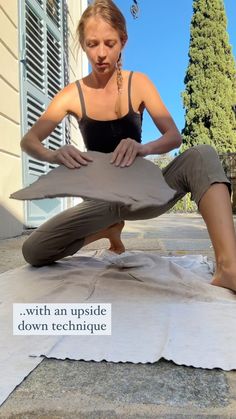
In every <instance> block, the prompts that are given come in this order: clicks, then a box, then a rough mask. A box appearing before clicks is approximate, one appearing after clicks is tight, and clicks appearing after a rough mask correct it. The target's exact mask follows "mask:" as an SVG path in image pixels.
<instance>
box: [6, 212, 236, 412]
mask: <svg viewBox="0 0 236 419" xmlns="http://www.w3.org/2000/svg"><path fill="white" fill-rule="evenodd" d="M122 237H123V241H124V243H125V246H126V248H127V250H143V251H148V252H157V253H158V254H161V255H166V254H178V255H180V254H204V255H207V256H208V257H210V258H213V250H212V247H211V243H210V240H209V236H208V233H207V230H206V227H205V225H204V222H203V221H202V218H201V217H200V216H199V215H197V214H189V215H185V214H165V215H162V216H161V217H159V218H156V219H152V220H145V221H133V222H127V223H126V226H125V229H124V232H123V235H122ZM25 238H26V236H21V237H18V238H14V239H9V240H3V241H2V242H1V241H0V271H1V272H4V271H6V270H9V269H12V268H14V267H17V266H20V265H22V264H24V260H23V258H22V256H21V250H20V249H21V245H22V243H23V241H24V240H25ZM107 244H108V242H107V241H106V240H100V241H99V242H97V243H95V244H94V243H92V244H91V245H89V246H87V247H86V249H99V248H104V247H107ZM0 418H4V419H5V418H12V419H13V418H14V419H16V418H17V419H18V418H22V419H29V418H30V419H31V418H40V419H62V418H63V419H72V418H73V419H85V418H86V419H87V418H88V419H100V418H101V419H110V418H112V419H113V418H117V419H126V418H127V419H130V418H132V419H141V418H142V419H149V418H150V419H154V418H165V419H175V418H189V419H190V418H191V419H192V418H194V419H197V418H212V419H213V418H232V419H234V418H235V419H236V372H235V371H229V372H225V371H222V370H221V369H214V370H207V369H202V368H193V367H186V366H179V365H176V364H175V363H174V362H171V361H166V360H164V359H162V360H160V361H158V362H156V363H154V364H132V363H112V362H105V361H104V362H93V361H92V362H85V361H71V360H64V361H60V360H55V359H44V360H43V361H42V362H41V364H40V365H39V366H38V367H37V368H36V369H35V370H34V371H32V373H31V374H30V375H29V376H28V377H27V378H26V379H25V380H24V381H23V382H22V383H21V385H20V386H19V387H18V388H17V389H16V390H15V391H14V392H13V393H12V394H11V395H10V396H9V398H8V399H7V400H6V402H5V403H4V404H3V405H2V407H1V408H0Z"/></svg>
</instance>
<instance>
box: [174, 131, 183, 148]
mask: <svg viewBox="0 0 236 419" xmlns="http://www.w3.org/2000/svg"><path fill="white" fill-rule="evenodd" d="M182 142H183V139H182V136H181V134H180V132H179V131H178V132H177V134H176V135H175V148H179V147H180V146H181V144H182Z"/></svg>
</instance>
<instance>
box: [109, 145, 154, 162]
mask: <svg viewBox="0 0 236 419" xmlns="http://www.w3.org/2000/svg"><path fill="white" fill-rule="evenodd" d="M137 155H139V156H145V155H146V154H145V152H144V147H143V145H142V144H140V143H138V142H137V141H135V140H132V139H131V138H126V139H123V140H121V142H120V143H119V144H118V146H117V147H116V149H115V151H114V152H113V155H112V159H111V161H110V163H113V164H114V165H115V166H120V167H125V166H130V165H131V164H132V163H133V161H134V160H135V158H136V156H137Z"/></svg>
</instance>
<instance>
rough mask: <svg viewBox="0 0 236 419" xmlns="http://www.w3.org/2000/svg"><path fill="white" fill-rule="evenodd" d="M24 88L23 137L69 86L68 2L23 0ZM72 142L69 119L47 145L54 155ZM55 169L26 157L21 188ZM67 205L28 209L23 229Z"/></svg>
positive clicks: (52, 202) (57, 202)
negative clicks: (58, 95) (61, 147)
mask: <svg viewBox="0 0 236 419" xmlns="http://www.w3.org/2000/svg"><path fill="white" fill-rule="evenodd" d="M19 4H20V6H19V7H20V56H21V57H20V62H21V66H20V74H21V78H20V83H21V85H20V88H21V114H22V127H23V134H24V133H26V132H27V131H28V130H29V128H30V127H31V126H32V125H33V124H34V122H35V121H36V120H37V119H38V118H39V116H40V115H41V114H42V113H43V111H44V110H45V109H46V107H47V106H48V104H49V103H50V101H51V99H52V98H53V97H54V96H55V94H56V93H57V92H58V91H59V90H61V89H62V88H63V87H64V86H65V85H66V84H68V83H69V75H68V74H69V73H68V40H67V37H68V27H67V14H68V13H67V4H66V1H65V0H20V1H19ZM69 142H70V124H69V120H68V118H65V119H64V120H63V121H62V122H61V123H60V124H59V125H58V126H57V127H56V129H55V130H54V131H53V132H52V133H51V135H50V136H49V137H48V138H47V139H46V140H44V144H45V145H46V146H47V147H48V148H50V149H51V150H55V149H57V148H58V147H60V146H61V145H63V144H65V143H69ZM54 167H55V165H53V164H49V163H45V162H42V161H38V160H36V159H34V158H31V157H29V156H27V155H26V154H25V153H23V184H24V186H27V185H29V184H30V183H32V182H33V181H35V180H36V179H37V178H38V177H39V176H40V175H42V174H46V173H47V172H48V171H49V170H51V169H52V168H54ZM65 202H66V201H65V200H64V199H62V198H59V199H44V200H35V201H28V202H27V203H26V204H25V224H26V226H27V227H38V226H39V225H40V224H42V222H44V221H46V220H47V219H48V218H50V217H52V216H53V215H55V214H57V213H58V212H60V211H61V210H63V209H64V208H65Z"/></svg>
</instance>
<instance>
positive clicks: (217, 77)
mask: <svg viewBox="0 0 236 419" xmlns="http://www.w3.org/2000/svg"><path fill="white" fill-rule="evenodd" d="M188 56H189V64H188V68H187V72H186V76H185V79H184V83H185V85H186V87H185V91H184V92H182V94H181V95H182V98H183V104H184V108H185V127H184V129H183V130H182V137H183V146H182V148H181V151H183V150H184V149H186V148H189V147H190V146H193V145H196V144H210V145H212V146H213V147H215V149H216V150H217V151H218V152H235V151H236V114H235V105H236V68H235V60H234V57H233V53H232V49H231V45H230V43H229V36H228V33H227V19H226V13H225V8H224V3H223V0H194V1H193V17H192V21H191V28H190V47H189V54H188Z"/></svg>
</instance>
